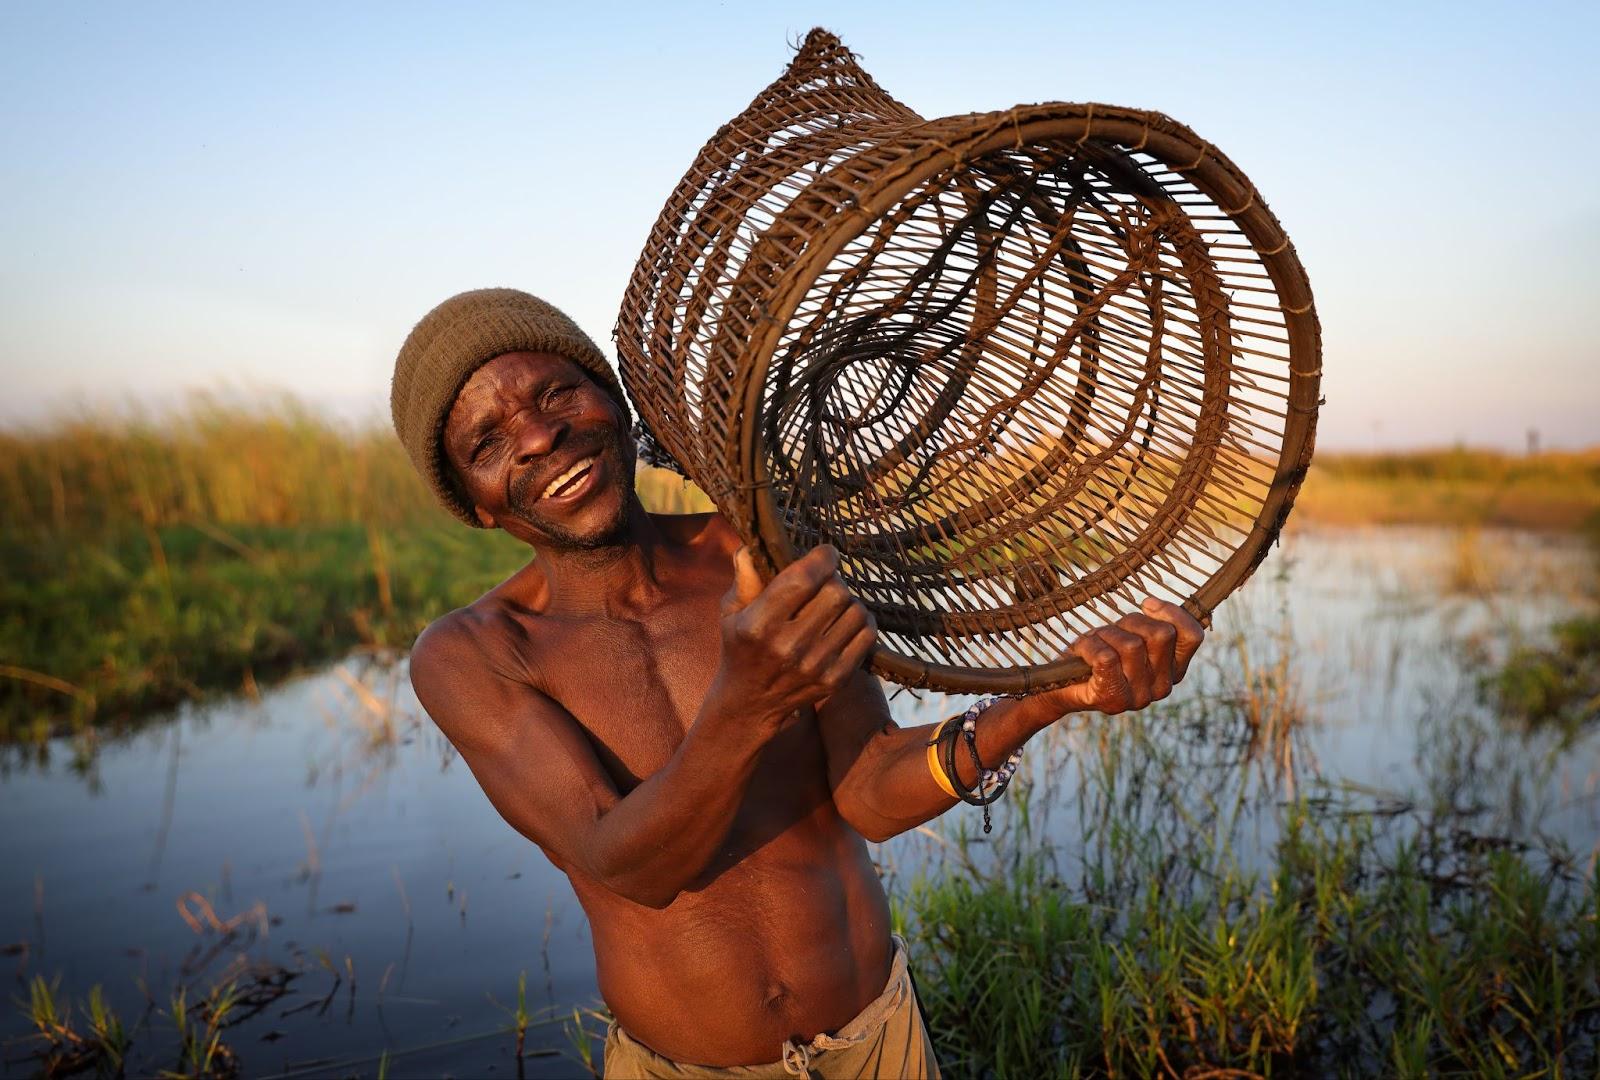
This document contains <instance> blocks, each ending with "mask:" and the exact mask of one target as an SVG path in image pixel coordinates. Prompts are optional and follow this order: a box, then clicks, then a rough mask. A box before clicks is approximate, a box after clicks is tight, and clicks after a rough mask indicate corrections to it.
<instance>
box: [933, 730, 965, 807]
mask: <svg viewBox="0 0 1600 1080" xmlns="http://www.w3.org/2000/svg"><path fill="white" fill-rule="evenodd" d="M951 719H953V718H952V717H948V716H947V717H945V718H944V719H943V720H941V721H939V726H938V727H936V728H934V729H933V738H931V739H929V740H928V771H929V772H930V773H932V774H933V779H934V782H935V783H936V784H938V785H939V788H940V790H941V791H943V792H944V793H945V794H946V795H948V796H950V797H951V798H952V799H959V798H961V796H960V795H957V794H956V789H955V785H954V784H952V783H950V778H949V777H948V776H946V775H945V772H944V766H943V765H942V764H940V763H939V736H940V735H941V734H943V733H944V726H945V725H946V724H948V723H949V722H950V721H951Z"/></svg>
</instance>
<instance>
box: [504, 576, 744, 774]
mask: <svg viewBox="0 0 1600 1080" xmlns="http://www.w3.org/2000/svg"><path fill="white" fill-rule="evenodd" d="M540 637H541V641H540V648H539V650H538V654H539V658H540V659H539V663H538V666H537V670H536V671H535V672H534V673H533V674H534V676H535V677H536V679H537V680H538V682H539V683H541V684H542V685H541V686H540V689H541V690H542V691H543V692H545V693H547V694H549V695H550V696H551V697H553V698H555V699H556V700H557V701H558V702H560V704H561V705H562V707H563V708H565V709H566V710H567V711H568V712H569V713H571V714H572V716H573V718H574V719H576V720H577V721H578V723H579V725H580V726H581V727H582V728H583V729H584V731H585V733H587V735H588V736H589V738H590V740H591V741H592V742H593V743H594V744H595V749H596V752H597V753H599V755H600V757H601V760H602V762H603V763H604V764H605V765H606V767H607V769H608V770H609V771H610V772H611V773H612V774H613V779H614V780H615V781H616V783H617V784H618V787H619V788H620V789H621V790H624V791H627V790H631V788H632V787H634V786H635V785H636V784H637V783H638V782H639V781H640V780H642V779H644V778H645V777H647V776H649V775H651V774H652V773H654V772H656V771H657V770H659V769H660V768H661V767H662V766H664V765H665V764H666V763H667V761H668V759H669V758H671V756H672V755H673V753H674V752H675V751H676V750H677V748H678V745H679V744H680V743H681V742H682V741H683V736H684V734H685V733H686V732H687V731H688V730H689V726H690V725H691V724H692V723H693V722H694V719H695V716H696V715H697V714H698V712H699V710H700V705H701V703H702V702H703V701H704V700H705V697H706V692H707V691H708V690H709V689H710V687H711V683H712V680H713V679H714V678H715V676H716V671H717V665H718V663H719V661H720V659H721V634H720V623H719V609H718V606H717V603H716V601H715V599H712V598H693V599H690V600H686V601H685V602H682V603H678V604H674V605H671V606H668V607H666V608H663V609H661V610H658V611H655V612H652V613H651V614H650V615H649V616H648V617H645V618H639V619H626V618H595V617H590V618H563V619H560V620H554V621H553V624H551V625H546V626H544V627H541V634H540Z"/></svg>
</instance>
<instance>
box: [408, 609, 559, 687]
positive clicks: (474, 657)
mask: <svg viewBox="0 0 1600 1080" xmlns="http://www.w3.org/2000/svg"><path fill="white" fill-rule="evenodd" d="M527 614H528V613H524V616H526V615H527ZM530 621H531V620H530V619H529V618H527V617H523V618H513V617H512V615H511V613H510V612H509V611H507V610H506V604H505V603H504V602H503V599H502V598H500V597H498V596H496V594H495V591H494V590H491V591H490V592H488V593H486V594H484V595H483V596H481V597H479V598H478V599H477V600H475V601H473V602H472V603H470V604H468V605H467V606H465V607H459V608H456V609H455V610H454V611H448V612H446V613H445V614H443V615H440V616H439V617H438V618H437V619H434V620H433V621H432V622H431V623H429V624H428V625H427V627H425V628H424V629H423V631H422V633H421V634H419V635H417V640H416V642H415V643H414V644H413V645H412V646H411V679H412V682H413V684H417V683H418V681H419V680H421V681H422V682H423V683H430V682H435V681H441V680H445V681H452V682H453V681H458V680H462V679H469V680H470V679H479V678H483V677H486V676H493V675H508V674H510V673H509V672H507V671H505V670H503V669H504V667H505V664H506V662H507V661H509V660H510V659H512V658H514V657H517V656H521V657H523V658H526V657H527V656H528V655H530V653H531V651H532V648H533V646H534V642H533V640H532V639H533V637H534V635H533V634H532V633H531V632H530V629H531V628H530V627H529V625H528V624H529V622H530ZM513 639H516V640H515V641H514V640H513ZM418 689H419V691H420V690H421V686H419V687H418Z"/></svg>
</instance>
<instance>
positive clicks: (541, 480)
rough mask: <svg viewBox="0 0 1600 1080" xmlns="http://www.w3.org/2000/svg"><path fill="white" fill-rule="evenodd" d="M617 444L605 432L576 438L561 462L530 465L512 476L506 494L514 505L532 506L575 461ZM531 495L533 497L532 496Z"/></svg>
mask: <svg viewBox="0 0 1600 1080" xmlns="http://www.w3.org/2000/svg"><path fill="white" fill-rule="evenodd" d="M615 444H616V440H615V439H612V438H609V437H607V436H606V435H604V434H597V435H592V436H585V437H583V438H580V439H577V440H574V442H573V444H572V445H571V446H569V447H567V450H568V453H567V454H563V455H562V459H561V462H560V463H559V464H550V465H543V466H540V465H530V466H528V468H527V469H525V470H523V471H522V472H521V473H519V474H517V475H516V476H514V477H512V479H511V486H510V487H509V489H508V490H507V492H506V494H507V496H508V499H509V501H510V503H511V505H512V506H518V507H523V508H526V507H530V506H532V505H533V504H534V503H536V502H538V501H539V496H540V495H541V494H543V493H544V489H545V488H546V487H547V486H549V484H550V481H552V480H554V479H555V478H556V477H557V476H559V475H560V474H561V473H562V472H563V471H565V470H566V469H567V468H568V467H569V466H571V465H572V463H573V462H575V461H580V460H582V459H583V458H586V457H589V456H590V455H599V454H603V453H605V452H606V451H607V450H609V449H611V448H612V447H613V446H614V445H615ZM530 496H531V497H530Z"/></svg>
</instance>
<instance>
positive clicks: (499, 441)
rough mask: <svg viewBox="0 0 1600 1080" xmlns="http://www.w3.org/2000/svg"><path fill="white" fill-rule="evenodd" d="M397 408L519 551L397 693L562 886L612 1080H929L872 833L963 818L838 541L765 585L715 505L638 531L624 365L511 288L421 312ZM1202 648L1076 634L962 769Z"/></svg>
mask: <svg viewBox="0 0 1600 1080" xmlns="http://www.w3.org/2000/svg"><path fill="white" fill-rule="evenodd" d="M392 404H393V408H394V416H395V426H396V429H397V431H398V432H399V433H400V437H401V441H402V442H404V443H405V444H406V447H407V450H408V451H409V452H410V454H411V456H412V459H413V461H414V462H416V464H417V466H418V468H419V470H420V471H421V472H422V474H423V476H424V478H425V479H426V480H427V481H428V482H429V483H430V485H431V486H433V488H434V490H435V491H436V492H437V493H438V494H439V497H440V498H441V500H442V501H443V502H444V504H445V505H446V506H447V507H448V508H449V509H450V510H452V512H454V513H455V514H456V515H457V516H458V517H460V518H461V519H462V520H463V521H466V522H467V523H469V524H474V525H479V526H482V527H484V528H501V529H504V530H505V531H506V532H508V533H510V534H511V535H512V536H515V537H517V538H518V539H519V540H522V541H524V542H525V543H527V544H528V545H529V546H530V547H532V548H534V549H536V550H537V556H536V557H535V558H533V559H532V561H530V562H529V563H528V564H527V565H526V566H525V567H523V568H522V569H521V570H519V571H517V572H516V573H515V574H513V575H512V576H511V577H510V578H508V579H507V580H506V581H504V582H503V583H502V584H500V585H498V586H496V587H495V588H494V589H492V590H490V591H489V592H488V593H487V594H485V595H484V596H483V597H482V598H480V599H479V600H477V601H476V602H474V603H472V604H471V605H469V606H467V607H465V608H462V609H460V610H458V611H453V612H451V613H449V614H448V615H445V616H443V617H442V618H440V619H439V620H438V621H436V622H435V623H434V624H433V625H432V626H430V627H428V629H427V630H426V631H425V632H424V633H423V635H422V636H421V638H419V639H418V641H417V644H416V648H415V650H414V651H413V653H412V659H411V678H412V682H413V684H414V685H415V687H416V691H417V696H418V698H419V699H420V700H421V702H422V704H423V706H424V707H425V708H426V709H427V711H428V714H429V715H430V716H431V717H432V718H433V719H434V721H435V722H436V723H437V724H438V725H439V727H440V729H441V730H443V731H444V733H445V734H446V735H447V736H448V737H449V739H450V740H451V742H452V743H454V744H455V746H456V748H457V749H458V750H459V751H460V753H461V756H462V758H463V759H464V760H465V761H466V762H467V764H468V766H469V767H470V768H471V769H472V772H473V775H474V776H475V777H476V778H477V780H478V782H479V783H480V784H481V785H482V786H483V789H484V792H485V793H486V794H487V795H488V797H489V799H490V801H491V802H492V803H493V804H494V806H495V808H496V809H497V810H498V811H499V812H500V814H501V815H502V816H503V817H504V818H505V820H506V821H507V822H509V823H510V824H511V826H512V827H513V828H515V829H516V830H517V831H518V832H520V833H522V834H523V835H524V836H526V837H527V838H528V839H530V840H532V841H533V842H534V843H536V844H538V845H539V847H540V848H541V849H543V850H544V852H545V853H546V854H547V855H548V856H549V858H550V859H551V861H552V862H554V863H555V864H556V865H557V866H559V867H560V868H561V869H562V870H563V871H565V872H566V874H567V876H568V877H569V878H570V879H571V881H572V887H573V889H574V891H575V892H576V893H577V896H578V899H579V901H580V902H581V903H582V904H583V908H584V911H585V912H586V913H587V915H588V918H589V923H590V926H591V929H592V931H593V934H594V949H595V962H596V966H597V969H598V975H599V984H600V992H601V994H602V995H603V996H604V998H605V1001H606V1003H607V1005H609V1006H610V1008H611V1011H612V1013H613V1014H614V1016H615V1018H616V1025H614V1026H613V1029H612V1032H611V1034H610V1037H609V1038H608V1040H607V1052H606V1072H607V1075H608V1076H639V1075H648V1076H691V1075H693V1076H729V1075H737V1076H767V1075H771V1076H784V1075H817V1076H836V1075H850V1076H856V1075H883V1076H936V1075H937V1074H938V1069H937V1065H936V1064H935V1063H934V1061H933V1058H932V1050H931V1047H930V1045H929V1042H928V1039H927V1034H926V1032H925V1031H924V1030H923V1029H922V1025H921V1022H920V1020H919V1019H918V1015H917V1010H916V1005H915V999H914V991H913V990H912V989H911V988H910V984H909V981H908V979H907V976H906V973H905V960H904V952H903V948H902V947H901V946H900V944H899V943H898V942H897V941H896V940H894V939H892V938H891V936H890V931H889V909H888V904H887V901H886V899H885V896H884V892H883V888H882V886H881V884H880V883H879V880H878V877H877V874H876V873H875V872H874V869H873V864H872V860H871V858H870V856H869V853H868V849H867V841H869V840H871V841H883V840H887V839H888V838H890V837H892V836H895V835H896V834H898V833H901V832H904V831H905V830H907V829H910V828H913V827H915V826H917V825H919V824H921V823H922V822H925V821H927V820H929V819H930V818H933V817H936V816H938V815H939V814H942V813H944V812H945V811H946V810H949V809H950V808H951V807H952V806H954V805H956V800H955V799H954V798H952V797H951V796H950V795H949V794H947V793H946V792H945V791H944V790H942V788H941V786H940V784H939V783H937V782H936V779H935V777H933V776H932V775H930V769H929V764H928V755H927V750H926V744H927V740H928V738H929V736H930V732H931V727H925V728H913V729H903V728H900V727H898V726H896V724H895V723H894V721H893V720H892V719H891V718H890V715H889V708H888V705H887V703H886V701H885V699H884V695H883V692H882V690H881V688H880V686H879V684H878V682H877V680H876V679H875V678H873V677H872V676H871V675H870V674H868V673H867V672H866V671H865V670H864V668H863V666H862V664H863V661H864V660H865V659H866V657H867V655H868V653H869V652H870V651H871V649H872V647H873V644H874V641H875V639H876V630H875V628H874V626H873V622H872V617H871V616H870V615H869V614H868V612H867V611H866V609H865V608H864V607H862V605H861V604H860V603H859V602H858V601H856V600H855V599H853V598H852V596H851V595H850V593H849V592H848V590H847V589H846V588H845V586H844V584H843V582H842V581H841V580H840V578H839V576H838V573H837V570H838V556H837V554H836V553H835V552H834V551H833V549H831V548H829V547H821V548H818V549H816V550H814V551H812V552H810V553H809V554H807V555H806V556H805V557H804V558H802V559H800V560H798V561H797V562H795V563H794V564H792V565H791V566H789V567H787V568H786V569H784V570H783V571H782V572H781V573H779V574H778V575H777V576H776V577H775V578H773V580H771V581H770V582H768V583H767V584H766V585H765V586H763V585H762V583H761V581H760V578H759V577H758V576H757V574H756V573H755V571H754V569H753V567H752V565H751V563H750V559H749V557H748V555H747V554H746V553H745V552H744V551H743V550H742V548H741V547H740V542H739V540H738V538H737V537H736V536H735V534H734V533H733V531H732V530H731V528H730V527H729V525H728V524H727V522H726V521H725V520H723V519H722V518H721V517H720V516H719V515H716V514H697V515H687V516H666V515H657V514H651V513H648V512H646V511H645V509H644V508H643V507H642V506H641V505H640V503H639V501H638V499H637V497H636V496H635V495H634V490H633V480H634V464H635V462H634V450H633V445H632V441H631V439H630V438H629V436H628V432H629V421H628V410H627V405H626V399H625V398H624V396H623V393H622V389H621V387H620V385H619V384H618V382H617V379H616V376H615V374H614V373H613V372H612V371H611V369H610V367H609V366H608V364H607V362H606V360H605V358H604V356H603V354H601V353H600V351H599V349H598V348H596V347H595V345H594V344H593V342H592V341H590V339H589V338H588V337H587V336H585V335H584V334H583V332H582V331H581V330H579V329H578V328H577V327H576V326H575V325H574V324H572V323H571V322H570V320H568V319H567V318H566V317H565V316H564V315H562V314H561V313H560V312H559V311H557V310H555V309H554V308H552V307H550V306H549V305H547V304H544V303H543V302H542V301H539V300H537V299H535V298H534V297H531V296H528V295H526V294H524V293H519V292H515V291H513V290H480V291H477V292H473V293H463V294H461V295H460V296H457V297H454V298H452V299H451V300H448V301H446V302H445V303H444V304H441V305H440V306H439V307H438V308H436V309H435V310H434V311H433V312H432V313H430V314H429V315H428V316H427V317H426V318H425V319H424V320H423V321H422V322H421V323H419V324H418V326H417V328H416V329H415V330H414V331H413V332H412V334H411V336H410V337H409V338H408V339H407V342H406V345H405V347H404V348H403V349H402V350H401V354H400V357H399V359H398V361H397V363H396V369H395V382H394V391H393V400H392ZM1202 637H1203V632H1202V630H1201V628H1200V626H1199V625H1198V624H1197V623H1196V622H1195V621H1194V620H1193V619H1191V618H1190V617H1189V616H1188V615H1187V614H1186V613H1185V612H1184V611H1183V610H1182V609H1181V608H1178V607H1176V606H1174V605H1171V604H1165V603H1159V602H1156V601H1154V600H1151V601H1149V602H1147V603H1146V604H1145V610H1144V613H1134V614H1130V615H1128V616H1127V617H1125V618H1123V619H1122V620H1120V621H1119V622H1118V624H1117V625H1115V626H1107V627H1102V628H1100V629H1099V630H1096V631H1095V632H1093V633H1090V634H1088V635H1086V636H1085V637H1083V638H1082V639H1081V640H1079V641H1078V642H1077V643H1076V644H1074V645H1073V648H1072V651H1073V652H1074V653H1076V654H1077V655H1079V656H1081V657H1082V658H1083V659H1084V660H1086V661H1088V662H1089V664H1090V665H1091V667H1092V669H1093V675H1092V677H1091V678H1090V679H1089V680H1088V681H1086V682H1083V683H1080V684H1077V685H1074V686H1070V687H1067V688H1065V689H1062V690H1058V691H1055V692H1051V693H1042V694H1037V695H1034V696H1032V697H1029V698H1025V699H1020V700H1007V701H1003V702H1000V703H998V704H995V705H994V706H992V707H991V708H989V709H988V710H987V711H985V712H984V713H983V714H982V716H981V717H980V718H979V722H978V725H977V747H978V750H979V753H980V756H981V758H982V760H983V761H984V762H985V763H986V764H988V765H990V766H991V767H992V766H993V765H997V764H998V763H1000V762H1001V761H1003V760H1004V759H1005V758H1006V756H1007V755H1008V754H1010V753H1011V752H1012V750H1014V749H1015V748H1017V747H1018V746H1020V745H1021V744H1022V743H1023V742H1024V741H1026V740H1027V739H1028V738H1029V737H1030V736H1031V735H1033V734H1034V733H1035V732H1037V731H1039V730H1041V729H1042V728H1044V727H1046V726H1048V725H1049V724H1051V723H1052V722H1054V721H1055V720H1057V719H1058V718H1060V717H1061V716H1062V715H1064V714H1066V713H1069V712H1074V711H1079V710H1095V711H1098V712H1102V713H1116V712H1121V711H1123V710H1126V709H1137V708H1141V707H1143V706H1145V705H1147V704H1148V703H1149V702H1151V701H1154V700H1157V699H1159V698H1163V697H1165V696H1166V695H1167V694H1168V693H1170V692H1171V690H1172V686H1173V684H1174V683H1176V682H1177V681H1178V680H1180V679H1181V678H1183V675H1184V672H1185V670H1186V669H1187V667H1188V664H1189V660H1190V658H1191V657H1192V656H1193V655H1194V652H1195V650H1196V649H1197V648H1198V647H1199V645H1200V642H1201V639H1202ZM961 764H962V772H961V775H960V777H959V778H958V780H957V782H958V783H961V784H965V785H969V786H970V785H971V784H972V783H973V781H974V776H973V774H972V769H971V765H970V763H961ZM1019 977H1026V974H1025V973H1019ZM739 1066H753V1067H755V1068H743V1069H741V1068H737V1067H739Z"/></svg>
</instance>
